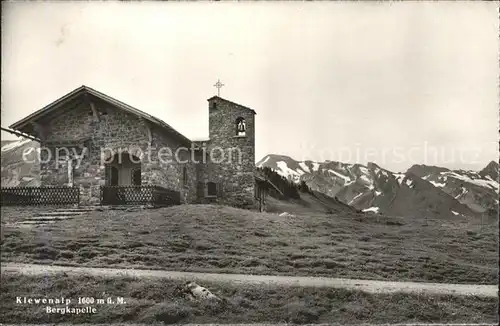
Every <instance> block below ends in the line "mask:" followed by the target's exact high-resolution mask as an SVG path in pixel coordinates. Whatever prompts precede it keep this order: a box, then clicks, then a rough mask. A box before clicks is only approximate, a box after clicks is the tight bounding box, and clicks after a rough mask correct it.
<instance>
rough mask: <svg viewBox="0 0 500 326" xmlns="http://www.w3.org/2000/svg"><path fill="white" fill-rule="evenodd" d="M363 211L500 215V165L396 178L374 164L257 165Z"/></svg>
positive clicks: (428, 170) (271, 158)
mask: <svg viewBox="0 0 500 326" xmlns="http://www.w3.org/2000/svg"><path fill="white" fill-rule="evenodd" d="M257 167H269V168H271V169H273V170H274V171H276V172H277V173H279V174H280V175H282V176H284V177H286V178H288V179H289V180H291V181H293V182H297V183H298V182H300V181H304V182H305V183H306V184H307V185H308V186H309V188H310V189H312V190H314V191H318V192H321V193H324V194H326V195H328V196H331V197H336V198H337V199H338V200H340V201H342V202H344V203H346V204H348V205H351V206H354V207H355V208H357V209H360V210H363V211H365V212H373V213H383V214H387V215H405V216H407V215H415V216H429V217H431V216H432V217H445V216H446V217H453V216H457V215H463V216H479V215H481V214H487V215H490V216H494V215H495V216H496V214H497V210H498V191H499V183H498V170H499V164H498V163H497V162H494V161H492V162H491V163H489V164H488V165H487V166H486V167H485V168H484V169H482V170H481V171H479V172H475V171H464V170H449V169H446V168H443V167H437V166H426V165H414V166H412V167H411V168H410V169H408V171H406V172H405V173H394V172H391V171H389V170H386V169H384V168H382V167H380V166H378V165H377V164H375V163H369V164H367V165H366V166H365V165H361V164H348V163H342V162H334V161H327V162H313V161H296V160H294V159H292V158H290V157H288V156H284V155H276V154H270V155H267V156H265V157H264V158H263V159H262V160H260V161H259V162H258V163H257Z"/></svg>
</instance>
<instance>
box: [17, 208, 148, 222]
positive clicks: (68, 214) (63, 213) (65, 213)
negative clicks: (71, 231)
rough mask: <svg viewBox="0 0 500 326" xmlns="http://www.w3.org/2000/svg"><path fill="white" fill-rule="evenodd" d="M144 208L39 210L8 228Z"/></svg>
mask: <svg viewBox="0 0 500 326" xmlns="http://www.w3.org/2000/svg"><path fill="white" fill-rule="evenodd" d="M144 208H145V207H144V206H138V205H136V206H133V205H126V206H125V205H124V206H120V205H118V206H80V207H78V206H73V207H65V208H48V207H47V208H40V211H39V212H37V213H34V214H33V216H31V217H28V218H26V219H24V220H22V221H18V222H15V223H12V224H9V226H14V227H36V226H42V225H47V224H53V223H56V222H57V221H62V220H68V219H73V218H78V217H80V216H82V215H85V214H89V213H90V212H93V211H106V210H126V211H137V210H142V209H144Z"/></svg>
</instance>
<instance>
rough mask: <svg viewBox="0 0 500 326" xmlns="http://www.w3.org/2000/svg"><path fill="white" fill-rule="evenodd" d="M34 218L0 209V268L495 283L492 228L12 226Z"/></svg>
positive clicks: (209, 222)
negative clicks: (3, 265) (46, 266)
mask: <svg viewBox="0 0 500 326" xmlns="http://www.w3.org/2000/svg"><path fill="white" fill-rule="evenodd" d="M287 208H289V209H290V210H288V211H289V212H290V211H291V212H292V213H293V211H292V210H293V207H292V206H290V207H287ZM35 212H36V209H27V208H22V209H19V208H14V207H2V231H1V249H2V252H1V260H2V261H3V262H7V261H8V262H19V263H41V264H60V265H77V266H87V267H90V266H93V267H103V266H105V267H114V268H146V269H165V270H178V271H196V272H225V273H247V274H273V275H296V276H329V277H344V278H360V279H376V280H394V281H426V282H446V283H477V284H496V283H497V270H498V223H497V222H489V224H484V223H483V225H481V223H480V221H466V220H458V219H457V220H433V219H425V218H422V219H412V218H397V217H382V216H365V215H364V214H360V213H352V214H348V215H347V214H326V213H323V212H320V211H314V210H311V211H309V212H308V211H307V210H301V211H297V212H296V215H295V216H279V215H278V214H275V213H257V212H253V211H247V210H240V209H236V208H230V207H224V206H217V205H181V206H176V207H170V208H161V209H149V210H139V211H123V210H106V211H93V212H89V213H88V214H86V215H82V216H79V217H76V218H74V219H70V220H63V221H57V222H56V223H54V224H48V225H44V226H37V227H32V228H17V227H13V226H11V225H10V223H12V222H15V221H19V220H22V219H23V218H26V217H28V216H32V215H33V214H34V213H35Z"/></svg>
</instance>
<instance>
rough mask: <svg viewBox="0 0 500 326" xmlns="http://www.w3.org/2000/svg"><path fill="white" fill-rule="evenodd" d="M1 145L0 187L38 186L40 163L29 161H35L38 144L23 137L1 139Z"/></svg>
mask: <svg viewBox="0 0 500 326" xmlns="http://www.w3.org/2000/svg"><path fill="white" fill-rule="evenodd" d="M1 145H2V148H1V161H2V179H1V181H2V187H16V186H21V187H22V186H39V185H40V165H39V164H37V163H30V162H34V161H36V159H37V157H38V155H37V150H38V149H39V147H40V144H39V143H38V142H35V141H31V140H29V139H23V140H2V143H1ZM23 155H24V159H23Z"/></svg>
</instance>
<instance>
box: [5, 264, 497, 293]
mask: <svg viewBox="0 0 500 326" xmlns="http://www.w3.org/2000/svg"><path fill="white" fill-rule="evenodd" d="M1 271H2V273H22V274H28V275H41V274H42V275H43V274H54V273H61V272H65V273H67V274H68V275H82V274H85V275H93V276H108V277H118V276H131V277H141V278H144V277H153V278H156V277H162V278H171V279H196V280H199V281H218V282H220V281H223V282H231V283H240V284H277V285H292V286H311V287H331V288H344V289H349V290H359V291H365V292H370V293H395V292H404V293H426V294H451V295H476V296H482V297H498V286H497V285H475V284H448V283H419V282H389V281H372V280H355V279H342V278H326V277H301V276H270V275H244V274H213V273H193V272H175V271H158V270H140V269H113V268H91V267H68V266H53V265H34V264H14V263H2V264H1Z"/></svg>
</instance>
